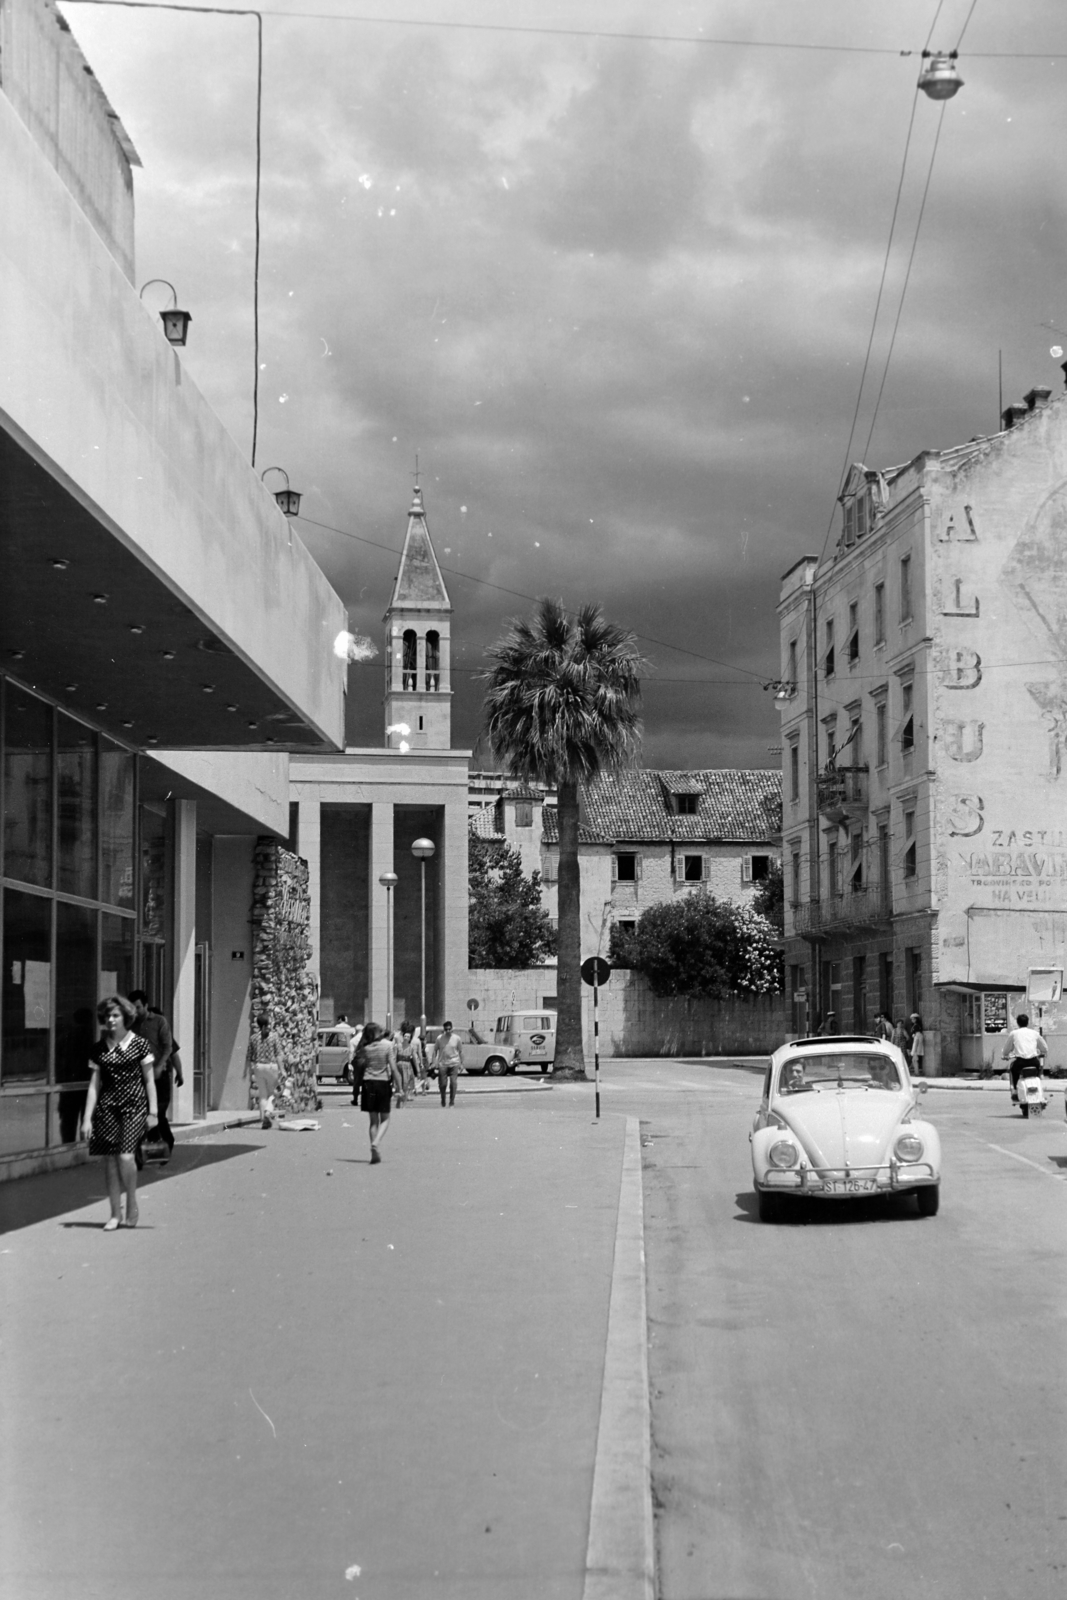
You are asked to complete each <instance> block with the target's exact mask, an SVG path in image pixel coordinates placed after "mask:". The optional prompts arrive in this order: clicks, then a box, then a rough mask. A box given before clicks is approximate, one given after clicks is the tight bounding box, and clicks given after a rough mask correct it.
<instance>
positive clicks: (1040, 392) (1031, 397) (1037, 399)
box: [1023, 384, 1052, 411]
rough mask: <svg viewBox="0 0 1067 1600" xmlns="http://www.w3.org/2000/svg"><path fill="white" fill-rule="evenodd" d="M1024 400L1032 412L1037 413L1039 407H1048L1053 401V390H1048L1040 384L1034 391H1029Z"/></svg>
mask: <svg viewBox="0 0 1067 1600" xmlns="http://www.w3.org/2000/svg"><path fill="white" fill-rule="evenodd" d="M1023 399H1024V400H1025V401H1026V404H1027V405H1028V406H1029V408H1030V410H1031V411H1036V410H1037V408H1038V406H1047V405H1048V403H1049V401H1050V400H1051V399H1052V390H1051V389H1046V388H1045V386H1044V384H1039V385H1038V386H1037V387H1036V388H1034V389H1028V390H1027V391H1026V393H1025V394H1024V395H1023Z"/></svg>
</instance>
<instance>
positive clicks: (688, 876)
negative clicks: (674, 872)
mask: <svg viewBox="0 0 1067 1600" xmlns="http://www.w3.org/2000/svg"><path fill="white" fill-rule="evenodd" d="M703 878H704V857H703V856H695V855H688V856H682V855H680V856H679V857H678V881H679V882H680V883H701V882H702V881H703Z"/></svg>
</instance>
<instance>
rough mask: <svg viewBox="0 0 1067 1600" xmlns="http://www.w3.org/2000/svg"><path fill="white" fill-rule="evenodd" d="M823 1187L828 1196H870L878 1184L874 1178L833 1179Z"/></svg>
mask: <svg viewBox="0 0 1067 1600" xmlns="http://www.w3.org/2000/svg"><path fill="white" fill-rule="evenodd" d="M823 1187H824V1189H825V1190H826V1193H827V1194H870V1193H871V1190H872V1189H875V1188H877V1184H876V1183H875V1181H874V1179H873V1178H832V1179H831V1180H830V1181H829V1182H828V1183H826V1184H824V1185H823Z"/></svg>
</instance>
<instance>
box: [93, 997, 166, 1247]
mask: <svg viewBox="0 0 1067 1600" xmlns="http://www.w3.org/2000/svg"><path fill="white" fill-rule="evenodd" d="M96 1015H97V1020H98V1021H99V1022H100V1024H101V1025H102V1027H103V1030H104V1031H103V1033H102V1034H101V1035H100V1038H99V1039H98V1040H97V1041H96V1043H95V1044H94V1045H93V1048H92V1049H91V1050H90V1052H89V1059H90V1061H91V1062H92V1078H91V1079H90V1081H89V1093H88V1095H87V1096H86V1100H85V1117H84V1119H83V1122H82V1131H83V1132H84V1134H85V1137H86V1138H87V1139H88V1141H89V1154H90V1155H91V1156H103V1158H104V1177H105V1179H106V1182H107V1197H108V1201H109V1202H110V1205H111V1218H110V1220H109V1221H108V1222H105V1223H104V1232H105V1233H112V1232H113V1231H114V1230H115V1229H116V1228H118V1227H120V1226H121V1225H122V1196H123V1194H124V1193H125V1195H126V1226H127V1228H136V1226H137V1219H138V1215H139V1213H138V1210H137V1162H136V1154H135V1153H136V1150H137V1146H138V1144H139V1143H140V1141H141V1140H142V1139H143V1138H144V1135H145V1130H146V1128H147V1125H148V1120H149V1118H151V1120H152V1121H153V1122H154V1121H156V1119H157V1117H158V1112H157V1109H156V1080H155V1075H154V1073H153V1071H152V1066H153V1056H152V1049H151V1046H150V1045H149V1043H148V1040H147V1039H142V1038H141V1036H140V1034H138V1033H134V1032H133V1023H134V1022H135V1020H136V1013H135V1011H134V1009H133V1007H132V1006H131V1005H130V1002H129V1001H128V1000H126V999H125V998H124V997H123V996H122V995H120V994H110V995H108V996H107V998H106V999H104V1000H101V1002H100V1004H99V1005H98V1006H97V1008H96Z"/></svg>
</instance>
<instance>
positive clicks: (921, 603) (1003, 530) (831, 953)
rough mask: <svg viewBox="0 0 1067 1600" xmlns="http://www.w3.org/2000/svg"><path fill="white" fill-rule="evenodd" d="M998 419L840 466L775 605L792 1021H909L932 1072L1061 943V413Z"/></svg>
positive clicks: (1045, 401) (993, 1033) (995, 1043)
mask: <svg viewBox="0 0 1067 1600" xmlns="http://www.w3.org/2000/svg"><path fill="white" fill-rule="evenodd" d="M1004 420H1005V429H1004V431H1003V432H1001V433H999V434H996V435H993V436H991V437H988V438H984V437H983V438H976V439H973V440H971V441H970V442H969V443H968V444H965V445H961V446H959V447H957V448H955V449H951V450H946V451H942V452H937V451H923V452H922V453H921V454H920V455H918V456H916V457H915V459H914V460H912V461H909V462H907V463H906V464H905V465H903V466H899V467H894V468H891V469H889V470H886V471H876V470H872V469H869V468H866V467H863V466H855V467H853V468H852V470H851V472H850V474H849V477H848V480H847V482H846V485H845V489H844V491H843V494H842V497H841V499H842V524H841V533H840V537H839V539H838V541H837V544H836V547H835V548H834V549H833V551H832V553H831V554H830V555H829V556H828V558H827V559H826V560H825V561H819V560H818V558H816V557H814V556H806V557H804V558H803V559H802V560H801V561H799V562H798V563H797V564H796V565H795V566H793V567H792V568H790V570H789V571H788V572H787V573H786V574H785V576H784V578H783V580H782V590H781V602H780V605H779V617H780V620H781V640H782V667H781V672H782V680H781V683H780V685H779V689H778V695H779V703H780V708H781V711H782V714H783V722H782V734H783V740H782V743H783V781H782V800H783V858H784V864H785V887H786V969H787V971H786V976H787V982H788V985H789V993H790V996H791V999H792V1004H793V1020H794V1026H795V1027H796V1028H797V1030H798V1031H800V1032H803V1031H805V1030H807V1029H808V1028H810V1027H812V1026H813V1025H814V1024H815V1022H816V1019H817V1018H818V1017H819V1016H823V1015H825V1014H826V1013H827V1012H830V1011H832V1012H833V1013H834V1014H835V1020H836V1025H837V1027H838V1029H839V1030H840V1029H842V1028H844V1029H846V1030H851V1029H856V1030H863V1029H865V1028H867V1027H869V1026H870V1024H871V1023H872V1020H873V1017H874V1014H875V1012H876V1011H878V1010H886V1011H889V1012H890V1013H891V1014H892V1015H893V1016H894V1017H897V1016H900V1015H902V1014H906V1013H909V1012H912V1011H918V1012H919V1013H920V1015H921V1016H922V1018H923V1021H924V1023H925V1025H926V1038H927V1058H926V1059H927V1068H926V1070H927V1071H928V1072H930V1073H937V1072H939V1071H951V1070H953V1069H957V1068H959V1067H964V1068H970V1067H978V1066H980V1065H981V1064H982V1063H983V1062H985V1063H987V1064H988V1062H989V1061H990V1060H991V1059H992V1055H993V1053H994V1051H996V1052H997V1053H999V1050H1000V1047H1001V1045H1002V1043H1003V1036H1002V1030H1003V1027H1004V1024H1005V1021H1006V1020H1007V1018H1008V1017H1009V1016H1010V1015H1011V1014H1012V1012H1013V1011H1014V1010H1015V1009H1017V1008H1018V1005H1019V1003H1020V1001H1021V997H1022V994H1023V991H1024V989H1025V988H1026V985H1027V982H1028V973H1029V970H1030V969H1031V968H1040V967H1052V968H1062V966H1063V963H1064V945H1065V940H1067V806H1065V800H1064V789H1063V786H1064V783H1065V782H1067V778H1065V776H1064V773H1063V767H1064V761H1063V745H1064V738H1065V736H1067V567H1065V564H1064V555H1063V551H1064V530H1065V528H1067V399H1065V398H1064V397H1062V396H1061V397H1060V398H1058V399H1056V400H1055V401H1051V402H1050V391H1049V390H1048V389H1043V388H1042V389H1034V390H1032V391H1031V392H1030V393H1029V394H1028V395H1027V397H1026V404H1025V405H1018V406H1013V407H1011V408H1009V410H1008V412H1006V413H1005V419H1004ZM1031 1009H1034V1008H1033V1007H1031ZM1043 1021H1044V1024H1045V1027H1046V1031H1047V1032H1049V1033H1050V1035H1051V1040H1050V1042H1051V1044H1052V1058H1053V1060H1054V1061H1058V1063H1059V1064H1061V1065H1062V1064H1063V1058H1064V1056H1065V1053H1067V1052H1065V1048H1064V1046H1065V1044H1067V1041H1065V1040H1064V1039H1062V1038H1061V1037H1060V1030H1061V1029H1062V1027H1063V1019H1062V1018H1060V1017H1059V1015H1058V1012H1057V1010H1056V1008H1052V1009H1051V1010H1049V1011H1048V1012H1047V1013H1046V1015H1045V1016H1044V1018H1043Z"/></svg>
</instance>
